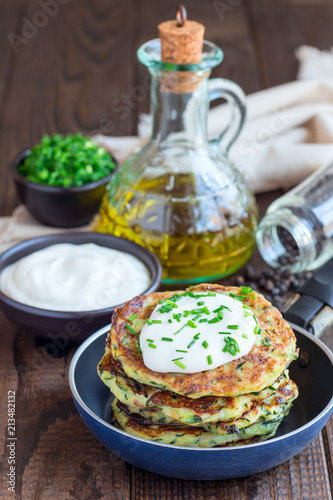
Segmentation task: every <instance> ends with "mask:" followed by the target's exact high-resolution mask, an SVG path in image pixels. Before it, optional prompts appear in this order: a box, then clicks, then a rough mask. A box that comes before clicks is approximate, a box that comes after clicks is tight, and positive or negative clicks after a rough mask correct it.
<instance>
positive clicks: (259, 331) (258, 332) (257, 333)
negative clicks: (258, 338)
mask: <svg viewBox="0 0 333 500" xmlns="http://www.w3.org/2000/svg"><path fill="white" fill-rule="evenodd" d="M261 332H262V330H261V328H259V326H258V325H257V326H255V327H254V334H255V335H260V334H261Z"/></svg>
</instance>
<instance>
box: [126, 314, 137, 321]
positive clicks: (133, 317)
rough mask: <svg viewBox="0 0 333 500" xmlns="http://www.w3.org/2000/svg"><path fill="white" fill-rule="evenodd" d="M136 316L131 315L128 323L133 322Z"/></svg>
mask: <svg viewBox="0 0 333 500" xmlns="http://www.w3.org/2000/svg"><path fill="white" fill-rule="evenodd" d="M137 316H138V315H137V314H131V316H130V317H129V318H128V321H133V319H135V318H136V317H137Z"/></svg>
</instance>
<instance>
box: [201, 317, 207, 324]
mask: <svg viewBox="0 0 333 500" xmlns="http://www.w3.org/2000/svg"><path fill="white" fill-rule="evenodd" d="M207 321H208V319H207V318H202V319H199V323H207Z"/></svg>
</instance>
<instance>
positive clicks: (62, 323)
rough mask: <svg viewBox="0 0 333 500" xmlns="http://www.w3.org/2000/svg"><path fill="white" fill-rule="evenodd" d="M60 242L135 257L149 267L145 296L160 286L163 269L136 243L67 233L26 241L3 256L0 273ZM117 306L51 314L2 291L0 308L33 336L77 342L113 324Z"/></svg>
mask: <svg viewBox="0 0 333 500" xmlns="http://www.w3.org/2000/svg"><path fill="white" fill-rule="evenodd" d="M58 243H73V244H75V245H80V244H84V243H95V244H96V245H99V246H103V247H107V248H112V249H115V250H119V251H122V252H126V253H128V254H131V255H134V256H135V257H136V258H137V259H139V260H140V261H141V262H142V263H143V264H144V265H145V266H146V267H147V269H148V271H149V273H150V277H151V281H150V286H149V288H148V289H147V290H144V291H143V293H147V294H148V293H151V292H154V291H156V290H157V289H158V288H159V286H160V282H161V278H162V266H161V264H160V262H159V261H158V259H157V257H156V256H155V255H154V254H153V253H152V252H150V251H149V250H147V249H146V248H143V247H141V246H140V245H137V244H136V243H133V242H132V241H128V240H124V239H123V238H117V237H116V236H111V235H108V234H101V233H83V232H82V233H67V234H65V233H63V234H55V235H49V236H41V237H40V238H33V239H31V240H26V241H23V242H22V243H19V244H18V245H15V246H14V247H12V248H10V249H9V250H7V251H6V252H4V253H3V254H2V255H1V256H0V272H1V271H2V270H3V269H4V268H5V267H6V266H8V265H10V264H13V263H14V262H16V261H18V260H19V259H21V258H22V257H25V256H26V255H29V254H31V253H33V252H36V251H37V250H41V249H42V248H46V247H48V246H51V245H55V244H58ZM117 305H123V304H117ZM115 307H116V306H114V307H109V308H107V309H98V310H93V311H82V312H81V311H80V312H62V311H49V310H46V309H39V308H37V307H31V306H28V305H25V304H21V303H20V302H17V301H15V300H13V299H11V298H9V297H8V296H7V295H5V294H4V293H2V292H1V291H0V308H1V309H2V311H3V312H4V314H5V315H6V316H7V317H8V318H9V319H10V320H11V321H13V323H15V324H17V325H18V326H20V327H23V328H24V329H25V330H27V331H29V333H33V334H36V335H40V336H43V337H47V338H50V334H52V335H53V334H56V335H57V336H58V337H59V338H60V337H61V338H63V337H65V338H66V339H67V341H68V340H71V341H73V342H77V341H82V340H84V339H86V338H87V337H88V336H89V335H90V334H91V333H93V332H95V331H96V329H98V328H101V327H102V326H104V325H106V324H108V323H110V320H111V316H112V313H113V311H114V308H115Z"/></svg>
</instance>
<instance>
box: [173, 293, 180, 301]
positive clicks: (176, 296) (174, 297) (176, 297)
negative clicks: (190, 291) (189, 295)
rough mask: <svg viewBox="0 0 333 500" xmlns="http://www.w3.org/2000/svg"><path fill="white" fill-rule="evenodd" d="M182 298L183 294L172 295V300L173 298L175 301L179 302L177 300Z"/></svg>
mask: <svg viewBox="0 0 333 500" xmlns="http://www.w3.org/2000/svg"><path fill="white" fill-rule="evenodd" d="M181 298H182V296H181V295H173V296H172V300H173V302H177V301H178V300H180V299H181Z"/></svg>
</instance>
